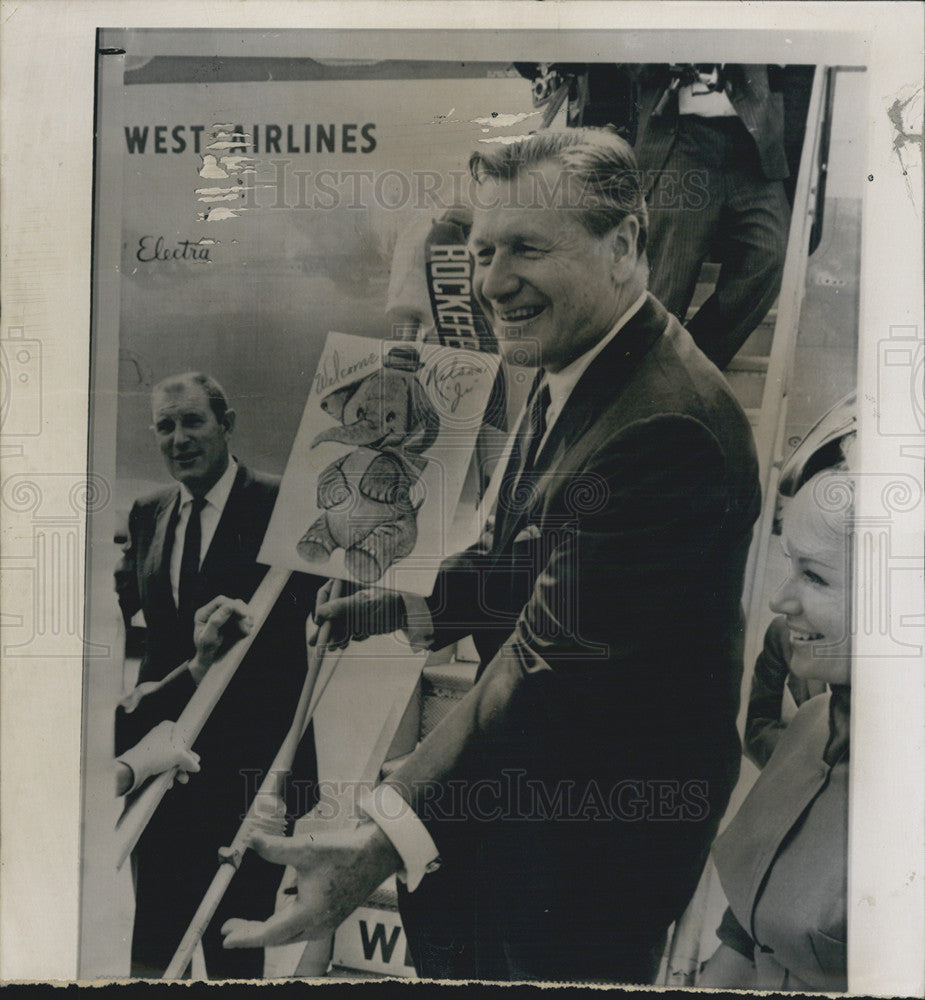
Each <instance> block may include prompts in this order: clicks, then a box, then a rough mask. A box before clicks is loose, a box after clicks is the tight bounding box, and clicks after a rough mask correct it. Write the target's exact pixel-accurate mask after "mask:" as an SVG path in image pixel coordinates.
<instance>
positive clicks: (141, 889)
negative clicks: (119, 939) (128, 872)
mask: <svg viewBox="0 0 925 1000" xmlns="http://www.w3.org/2000/svg"><path fill="white" fill-rule="evenodd" d="M278 489H279V480H278V478H276V477H271V476H267V475H264V474H262V473H257V472H250V471H249V470H248V469H246V468H245V467H244V466H243V465H241V466H239V467H238V471H237V475H236V477H235V482H234V485H233V487H232V490H231V493H230V494H229V497H228V502H227V504H226V505H225V509H224V511H223V512H222V516H221V519H220V521H219V524H218V527H217V528H216V531H215V535H214V537H213V539H212V542H211V544H210V546H209V550H208V552H207V553H206V557H205V559H204V560H203V563H202V567H201V571H200V580H199V586H200V592H199V595H198V598H199V599H198V601H197V607H199V606H201V605H203V604H205V603H207V602H208V601H209V600H211V599H212V598H213V597H216V596H218V595H219V594H224V595H225V596H227V597H232V598H241V599H243V600H245V601H247V600H249V599H250V598H251V596H252V595H253V593H254V591H255V590H256V588H257V585H258V584H259V583H260V581H261V580H262V579H263V576H264V574H265V573H266V571H267V567H266V566H263V565H261V564H259V563H258V562H257V561H256V560H257V553H258V552H259V550H260V544H261V541H262V539H263V535H264V532H265V531H266V528H267V524H268V523H269V520H270V515H271V513H272V511H273V505H274V503H275V502H276V496H277V492H278ZM178 498H179V487H178V486H176V485H174V486H170V487H168V488H166V489H163V490H160V491H158V492H157V493H155V494H153V495H151V496H149V497H146V498H144V499H141V500H139V501H137V502H136V503H135V505H134V507H133V509H132V512H131V515H130V519H129V530H130V536H131V538H130V548H129V550H128V552H127V554H126V558H125V560H124V562H123V565H122V566H121V567H120V569H119V571H118V572H117V574H116V585H117V590H118V592H119V602H120V605H121V607H122V611H123V614H124V615H125V616H126V618H130V617H131V616H132V615H133V614H135V612H136V611H137V610H138V609H139V608H141V609H142V610H143V611H144V616H145V622H146V625H147V637H146V644H147V645H146V651H145V656H144V659H143V661H142V665H141V669H140V673H139V681H149V680H159V679H161V678H162V677H164V676H166V675H167V674H169V673H170V672H171V671H172V670H173V669H174V667H176V666H177V665H178V664H180V663H182V662H183V661H184V660H186V659H188V658H189V657H190V656H192V655H193V653H194V652H195V647H194V645H193V642H192V636H191V635H189V634H183V630H182V628H181V627H180V624H179V619H178V615H177V609H176V606H175V604H174V600H173V594H172V591H171V584H170V549H171V545H172V539H173V534H174V528H175V525H176V520H177V516H178V509H179V508H178V503H177V500H178ZM319 582H320V581H319V580H318V579H317V578H315V577H308V576H303V575H302V574H293V576H292V577H291V578H290V582H289V584H288V585H287V587H286V589H285V590H284V592H283V595H282V596H281V597H280V599H279V601H278V602H277V604H276V606H275V608H274V610H273V611H272V612H271V614H270V616H269V617H268V619H267V621H266V623H265V624H264V626H263V628H262V629H261V631H260V633H259V635H258V636H257V637H256V639H255V640H254V644H253V646H252V647H251V649H250V651H249V653H248V655H247V656H246V657H245V659H244V661H243V663H242V664H241V666H240V667H239V668H238V670H237V672H236V673H235V676H234V678H233V679H232V681H231V683H230V684H229V686H228V688H227V689H226V691H225V693H224V694H223V695H222V698H221V700H220V701H219V703H218V705H217V707H216V708H215V710H214V711H213V713H212V715H211V716H210V718H209V720H208V722H207V723H206V725H205V727H204V728H203V730H202V732H201V734H200V736H199V738H198V739H197V740H196V743H195V744H194V749H195V750H196V751H197V752H198V753H199V755H200V757H201V766H202V771H201V772H200V773H199V774H196V775H193V776H191V778H190V781H189V784H187V785H178V784H176V785H174V787H173V788H172V789H171V790H170V791H169V792H168V793H167V794H166V795H165V797H164V799H163V801H162V802H161V805H160V806H159V807H158V810H157V812H156V813H155V814H154V817H153V818H152V820H151V822H150V823H149V825H148V827H147V829H146V830H145V832H144V834H143V835H142V838H141V840H140V841H139V843H138V847H137V849H136V852H135V857H136V861H137V887H136V919H135V934H134V941H133V959H134V960H135V961H136V962H140V963H143V964H145V965H148V966H151V967H152V968H155V969H157V968H165V967H166V965H167V962H168V961H169V960H170V957H171V956H172V955H173V952H174V950H175V949H176V946H177V945H178V944H179V941H180V937H181V936H182V934H183V932H184V931H185V930H186V926H187V924H188V922H189V920H190V918H191V917H192V915H193V913H194V912H195V909H196V906H197V905H198V903H199V901H200V899H201V897H202V895H203V894H204V892H205V890H206V889H207V888H208V885H209V883H210V881H211V879H212V877H213V875H214V874H215V871H216V869H217V850H218V848H219V847H221V846H223V845H225V844H228V843H230V841H231V839H232V837H233V836H234V834H235V832H236V831H237V829H238V826H239V825H240V822H241V820H242V819H243V817H244V814H245V813H246V811H247V808H248V806H249V805H250V802H251V800H252V799H253V796H254V793H255V792H256V790H257V788H258V786H259V783H260V780H261V779H262V777H263V775H264V774H265V773H266V770H267V768H268V767H269V766H270V764H271V763H272V761H273V757H274V756H275V754H276V751H277V750H278V749H279V745H280V743H281V742H282V740H283V737H284V736H285V734H286V731H287V729H288V728H289V725H290V723H291V721H292V713H293V712H294V711H295V706H296V702H297V701H298V696H299V692H300V690H301V687H302V682H303V681H304V679H305V672H306V649H305V621H306V618H307V616H308V615H309V613H310V612H311V609H312V607H313V603H314V592H315V590H316V589H317V585H318V583H319ZM194 690H195V684H194V682H193V679H192V676H191V675H190V673H189V671H184V672H183V674H182V675H181V676H180V677H179V678H178V679H177V680H175V681H173V682H171V683H170V684H168V685H167V686H165V687H164V688H162V689H161V690H160V691H159V692H157V693H156V694H154V695H150V696H148V697H146V698H143V699H142V701H141V702H140V704H139V706H138V708H137V709H136V710H135V711H134V712H132V713H130V714H126V713H125V712H123V711H122V710H121V709H120V710H119V711H118V713H117V719H116V745H117V752H121V751H122V750H124V749H126V748H127V747H129V746H131V745H133V744H134V743H135V742H137V740H139V739H140V738H141V737H142V736H143V735H144V734H145V733H146V732H147V731H148V730H149V729H151V727H152V726H154V725H156V724H157V723H158V722H160V721H161V720H163V719H174V720H176V719H177V718H178V717H179V715H180V713H181V712H182V711H183V708H184V706H185V705H186V703H187V702H188V701H189V698H190V696H191V695H192V693H193V691H194ZM293 776H294V777H295V776H297V777H298V778H299V779H300V781H302V782H304V783H305V784H303V785H301V786H300V785H299V784H298V783H296V782H294V783H293V784H292V785H291V787H290V790H289V796H290V802H289V805H290V807H291V809H292V810H293V811H294V810H298V812H297V813H296V814H301V813H302V812H306V811H308V809H310V808H311V806H312V805H313V802H314V798H313V795H314V790H313V787H312V788H311V789H309V785H308V783H310V782H313V781H314V779H315V776H316V768H315V759H314V742H313V739H312V736H311V733H310V732H308V733H306V736H305V738H304V739H303V741H302V746H301V747H300V751H299V756H298V760H297V761H296V765H295V767H294V768H293ZM300 794H301V797H302V799H304V800H305V801H297V799H298V798H299V796H300ZM278 884H279V870H278V869H277V868H276V867H275V866H274V865H270V864H268V863H267V862H264V861H262V860H261V859H260V858H257V857H256V856H254V855H253V853H252V852H248V854H247V855H246V857H245V861H244V864H242V866H241V869H240V870H239V872H238V874H237V875H236V876H235V879H234V881H233V882H232V887H231V889H230V890H229V892H228V894H226V897H225V900H224V902H223V904H222V906H221V908H220V910H219V912H218V914H217V915H216V917H215V918H214V919H213V921H212V925H211V927H210V930H209V932H208V934H207V935H206V937H205V939H204V945H205V948H206V965H207V968H208V972H209V975H210V976H216V975H224V976H232V975H239V974H241V975H243V974H247V975H260V974H261V969H262V953H261V952H259V951H255V952H246V951H244V952H229V951H224V950H223V949H222V948H221V944H220V938H219V935H218V928H219V927H220V926H221V923H222V920H223V919H224V917H223V915H225V914H226V915H227V916H240V915H242V914H243V913H245V912H246V913H247V914H248V915H250V916H252V917H254V918H255V919H263V918H264V917H266V914H267V913H268V912H270V911H272V909H273V904H274V899H275V892H276V888H277V886H278Z"/></svg>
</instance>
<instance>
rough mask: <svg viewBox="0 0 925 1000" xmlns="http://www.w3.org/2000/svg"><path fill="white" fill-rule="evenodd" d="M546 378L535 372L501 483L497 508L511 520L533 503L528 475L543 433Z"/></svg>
mask: <svg viewBox="0 0 925 1000" xmlns="http://www.w3.org/2000/svg"><path fill="white" fill-rule="evenodd" d="M545 375H546V372H545V370H544V369H542V368H541V369H540V370H539V371H538V372H537V373H536V379H535V380H534V382H533V388H532V389H531V390H530V398H529V400H528V410H527V415H526V418H525V419H524V421H523V424H522V426H521V428H520V430H519V431H518V433H517V439H516V441H515V442H514V447H513V449H512V451H511V458H510V461H509V462H508V466H507V469H506V470H505V473H504V479H503V480H502V483H501V490H500V494H499V507H500V508H501V511H504V512H505V513H506V514H510V515H513V516H514V517H519V516H520V515H522V514H523V513H524V512H525V511H526V510H527V508H528V507H529V506H530V504H531V503H532V500H533V494H534V490H533V489H532V484H531V483H530V474H531V472H532V471H533V463H534V462H535V461H536V456H537V452H538V451H539V447H540V442H541V441H542V440H543V436H544V435H545V433H546V411H547V410H548V409H549V403H550V400H551V397H550V394H549V386H548V385H545V384H543V385H542V388H540V385H541V383H543V380H544V378H545ZM499 513H500V511H499Z"/></svg>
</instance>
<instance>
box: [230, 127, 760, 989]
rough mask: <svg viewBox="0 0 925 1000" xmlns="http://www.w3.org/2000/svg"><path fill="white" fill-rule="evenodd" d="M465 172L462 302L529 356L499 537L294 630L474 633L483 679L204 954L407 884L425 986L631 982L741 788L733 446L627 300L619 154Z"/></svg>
mask: <svg viewBox="0 0 925 1000" xmlns="http://www.w3.org/2000/svg"><path fill="white" fill-rule="evenodd" d="M470 170H471V172H472V175H473V179H474V180H475V182H476V192H477V201H476V208H475V213H474V221H473V226H472V231H471V234H470V238H469V246H470V250H471V252H472V254H473V257H474V276H473V281H474V285H475V290H476V293H477V295H478V297H479V301H480V303H481V305H482V308H483V310H484V311H485V314H486V316H487V317H488V318H489V320H490V322H491V323H492V326H493V328H494V331H495V334H496V336H497V337H498V340H499V343H501V344H502V347H504V346H505V345H507V346H510V347H513V348H517V349H518V352H520V351H522V350H523V348H524V346H525V345H526V344H530V345H532V347H533V348H535V350H536V351H537V352H538V356H539V359H540V362H541V368H540V371H539V373H538V376H537V379H536V382H535V384H534V389H533V391H532V392H531V395H530V397H529V398H528V400H527V403H526V406H525V409H524V413H523V415H522V418H521V421H520V424H519V427H518V429H517V431H516V432H515V434H514V437H513V443H512V447H511V453H510V457H509V460H508V462H507V465H506V468H505V470H504V475H503V479H502V482H501V486H500V489H499V491H498V500H497V503H496V505H495V509H494V518H493V519H491V520H490V522H489V523H488V524H487V526H486V528H485V531H484V532H483V534H482V537H481V539H480V540H479V542H478V543H477V544H476V545H474V546H473V547H471V548H470V549H468V550H466V551H465V552H463V553H460V554H458V555H455V556H452V557H450V558H449V559H447V560H445V561H444V563H443V564H442V566H441V569H440V573H439V575H438V577H437V581H436V584H435V586H434V590H433V594H432V596H431V597H430V598H429V599H428V600H427V601H426V602H421V604H420V605H416V604H415V602H414V601H413V600H411V599H410V598H403V597H402V596H400V595H396V594H390V593H389V592H383V591H360V592H358V593H356V594H353V595H351V596H349V597H346V598H342V599H339V600H336V601H323V602H322V603H321V604H320V605H319V607H318V608H317V610H316V620H328V621H331V623H332V632H333V634H334V636H335V638H334V641H335V642H337V641H338V640H339V639H340V638H341V637H344V638H346V637H349V636H350V635H363V634H366V633H374V632H388V631H391V630H392V629H395V628H399V627H405V628H406V629H407V630H408V632H409V635H411V636H412V637H416V638H418V639H420V640H422V641H427V642H429V644H430V645H432V646H433V647H434V648H440V647H442V646H444V645H446V644H447V643H449V642H451V641H453V639H455V638H459V637H460V636H461V635H465V634H469V633H471V634H472V635H473V637H474V639H475V641H476V645H477V647H478V650H479V653H480V657H481V661H482V662H481V666H480V669H479V674H478V677H477V680H476V683H475V686H474V687H473V689H472V690H471V691H470V692H469V694H468V695H467V696H466V697H465V698H464V699H463V700H462V701H460V702H459V704H458V705H457V706H456V707H455V709H454V710H452V711H451V712H450V713H449V714H448V715H447V716H446V718H445V719H444V720H443V721H442V722H441V723H440V725H439V726H437V727H436V728H435V729H434V731H433V732H432V733H431V734H430V735H429V736H428V737H427V739H425V740H424V741H423V742H422V743H421V744H420V746H419V747H418V748H417V750H416V751H415V752H414V753H412V754H411V755H410V756H409V757H408V758H407V759H406V760H405V761H404V762H403V763H402V764H401V765H400V766H399V767H398V768H397V769H396V770H395V771H394V772H393V773H392V774H391V775H390V776H389V777H388V778H387V779H386V781H385V782H384V783H383V784H381V785H380V786H379V787H378V789H377V790H376V791H375V792H374V793H372V794H371V795H369V796H365V797H362V798H361V800H360V803H361V806H362V808H363V810H365V812H366V814H367V816H368V817H369V818H368V819H365V820H364V821H363V822H361V823H360V824H359V825H358V826H357V827H356V829H354V830H350V831H327V832H326V831H324V830H323V829H320V830H318V831H317V832H315V833H314V835H313V837H312V838H311V839H308V838H304V839H303V838H292V839H290V840H287V839H285V838H276V837H269V838H267V837H264V836H262V835H256V836H255V838H254V839H253V845H254V846H255V847H256V849H257V850H258V851H259V852H260V853H261V854H262V855H263V856H264V857H266V858H268V859H270V860H274V861H276V862H278V863H288V864H292V865H294V866H295V867H296V868H297V870H298V872H299V892H298V900H297V902H296V904H295V905H294V906H293V907H292V908H291V910H290V911H289V912H288V913H279V914H277V915H275V916H274V917H272V918H270V919H269V920H267V921H266V922H264V923H253V922H250V921H246V920H233V921H229V922H228V923H227V924H226V925H225V928H224V931H225V933H226V935H227V936H226V940H225V945H226V947H247V946H255V945H261V944H266V943H268V942H280V941H284V940H287V939H295V938H297V937H298V936H300V935H301V936H305V937H315V936H320V935H321V934H323V933H324V932H325V930H326V928H327V927H329V926H331V925H336V923H337V921H338V920H340V919H343V918H344V917H346V916H347V915H348V914H349V912H350V911H351V910H352V909H353V908H354V907H355V906H357V905H358V904H360V903H362V901H363V899H364V898H365V895H366V894H367V893H368V892H369V891H370V890H371V889H372V888H374V887H375V886H376V885H377V884H378V883H379V882H380V881H381V880H382V879H383V878H385V877H386V876H387V875H388V874H389V873H390V872H392V871H396V870H398V871H401V870H402V869H403V870H404V879H405V881H406V887H405V888H403V889H402V890H401V893H400V906H401V911H402V920H403V923H404V926H405V929H406V932H407V935H408V941H409V945H410V947H411V954H412V958H413V959H414V962H415V966H416V968H417V971H418V972H419V973H420V974H421V975H425V976H434V977H439V978H451V979H455V978H466V977H471V978H483V979H500V980H516V979H547V980H585V981H591V980H593V981H601V982H637V983H642V982H651V981H652V980H653V979H654V977H655V975H656V972H657V969H658V964H659V959H660V957H661V953H662V950H663V947H664V943H665V938H666V932H667V929H668V927H669V925H670V924H671V923H672V921H674V920H676V919H677V918H678V916H679V915H680V914H681V912H682V911H683V910H684V907H685V906H686V905H687V903H688V902H689V900H690V898H691V896H692V894H693V892H694V889H695V887H696V884H697V881H698V878H699V876H700V873H701V870H702V867H703V864H704V861H705V859H706V856H707V851H708V849H709V846H710V843H711V841H712V838H713V836H714V834H715V832H716V829H717V825H718V823H719V820H720V818H721V816H722V814H723V811H724V809H725V807H726V804H727V801H728V798H729V794H730V792H731V790H732V787H733V785H734V783H735V780H736V777H737V774H738V768H739V758H740V749H739V740H738V736H737V733H736V728H735V719H736V711H737V706H738V692H739V683H740V678H741V670H742V662H741V655H742V649H741V641H742V614H741V608H740V593H741V586H742V580H743V574H744V567H745V560H746V555H747V552H748V546H749V541H750V537H751V528H752V523H753V522H754V519H755V517H756V515H757V512H758V507H759V499H760V494H759V487H758V480H757V465H756V461H755V453H754V447H753V444H752V440H751V433H750V431H749V427H748V422H747V420H746V418H745V416H744V414H743V413H742V410H741V408H740V407H739V406H738V404H737V403H736V401H735V400H734V399H733V397H732V395H731V393H730V391H729V388H728V386H727V384H726V382H725V380H724V379H723V377H722V376H721V375H720V373H719V372H718V371H717V369H716V368H715V367H714V366H713V365H712V364H711V363H710V362H708V361H707V360H706V358H705V357H704V356H703V355H702V354H701V352H700V351H699V350H698V349H697V347H696V346H695V345H694V343H693V341H692V339H691V337H690V336H689V334H688V333H687V332H686V331H685V330H684V329H683V328H682V327H681V325H680V324H679V323H678V321H677V319H675V318H674V317H673V316H671V315H670V314H669V313H668V312H667V311H666V310H665V309H664V308H663V307H662V305H661V304H660V303H659V302H658V301H657V300H656V299H654V298H653V297H652V296H651V295H649V294H648V293H647V292H646V263H645V256H644V251H645V245H646V208H645V203H644V199H643V191H642V187H641V185H640V180H639V176H638V172H637V171H636V168H635V161H634V158H633V154H632V151H631V149H630V148H629V146H628V145H627V144H626V143H625V142H624V141H623V140H622V139H621V138H619V137H618V136H617V135H616V134H614V133H612V132H610V131H607V130H594V129H572V130H568V131H566V132H562V133H547V132H540V133H538V134H536V135H534V136H531V137H530V138H528V139H525V140H523V141H521V142H519V143H515V144H512V145H510V146H505V147H503V148H500V149H498V150H493V151H489V152H479V153H476V154H473V157H472V159H471V160H470ZM525 353H528V354H529V353H530V352H529V351H527V352H525Z"/></svg>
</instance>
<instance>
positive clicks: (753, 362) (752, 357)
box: [726, 354, 770, 378]
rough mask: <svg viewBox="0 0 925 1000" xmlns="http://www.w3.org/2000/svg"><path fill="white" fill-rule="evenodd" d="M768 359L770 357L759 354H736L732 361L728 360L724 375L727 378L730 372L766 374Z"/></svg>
mask: <svg viewBox="0 0 925 1000" xmlns="http://www.w3.org/2000/svg"><path fill="white" fill-rule="evenodd" d="M769 361H770V358H767V357H763V356H761V355H756V354H737V355H736V356H735V357H734V358H733V359H732V361H730V362H729V367H728V368H727V369H726V376H727V378H728V376H729V373H730V372H750V373H760V374H766V373H767V370H768V362H769Z"/></svg>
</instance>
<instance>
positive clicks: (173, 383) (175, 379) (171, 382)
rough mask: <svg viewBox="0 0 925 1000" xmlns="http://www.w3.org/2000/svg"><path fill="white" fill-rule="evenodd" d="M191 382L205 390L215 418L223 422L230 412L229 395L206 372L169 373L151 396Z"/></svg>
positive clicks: (152, 391) (153, 390)
mask: <svg viewBox="0 0 925 1000" xmlns="http://www.w3.org/2000/svg"><path fill="white" fill-rule="evenodd" d="M191 384H192V385H198V386H199V387H200V388H201V389H202V390H203V392H205V394H206V396H207V397H208V400H209V407H210V408H211V410H212V412H213V413H214V414H215V419H216V420H217V421H218V422H219V423H222V422H223V421H224V419H225V414H226V413H227V412H228V397H227V396H226V395H225V390H224V389H223V388H222V387H221V386H220V385H219V384H218V382H216V381H215V379H214V378H212V376H211V375H206V374H205V372H183V373H182V374H180V375H168V376H167V378H165V379H161V381H160V382H158V383H157V385H156V386H154V388H153V389H152V390H151V398H152V399H153V398H154V397H155V396H156V395H157V394H158V393H159V392H167V391H168V390H169V389H175V388H180V387H182V386H185V385H191Z"/></svg>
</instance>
